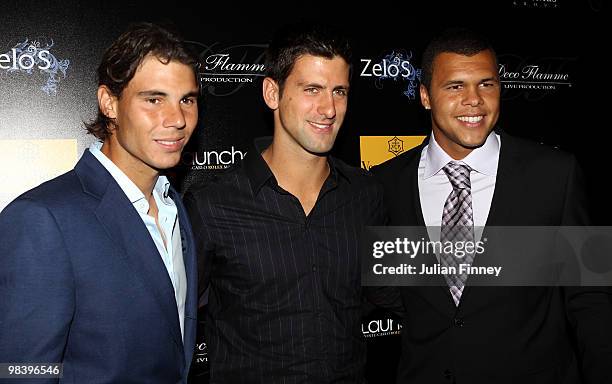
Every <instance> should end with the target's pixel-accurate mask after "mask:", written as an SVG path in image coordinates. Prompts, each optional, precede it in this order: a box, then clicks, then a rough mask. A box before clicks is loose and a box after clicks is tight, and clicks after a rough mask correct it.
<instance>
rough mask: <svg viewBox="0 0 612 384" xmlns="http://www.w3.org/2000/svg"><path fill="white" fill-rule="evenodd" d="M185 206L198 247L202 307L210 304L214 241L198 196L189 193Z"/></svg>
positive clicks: (199, 291)
mask: <svg viewBox="0 0 612 384" xmlns="http://www.w3.org/2000/svg"><path fill="white" fill-rule="evenodd" d="M183 204H184V205H185V209H186V210H187V213H188V214H189V221H190V222H191V228H192V229H193V235H194V241H195V245H196V255H197V258H198V301H199V302H200V305H199V306H200V307H201V306H203V305H205V304H206V303H207V302H208V300H207V296H208V286H209V284H210V272H211V264H212V263H211V261H212V255H211V252H212V241H211V240H210V236H209V231H208V229H207V228H206V225H205V219H204V217H203V216H202V214H201V211H200V206H199V203H198V200H197V198H196V196H195V195H194V194H193V193H191V192H190V191H187V192H186V193H185V195H184V196H183Z"/></svg>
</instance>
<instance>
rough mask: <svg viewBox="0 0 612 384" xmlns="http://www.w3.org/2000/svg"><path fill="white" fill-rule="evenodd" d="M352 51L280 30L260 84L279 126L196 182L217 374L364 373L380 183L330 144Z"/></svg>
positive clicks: (269, 377) (337, 41)
mask: <svg viewBox="0 0 612 384" xmlns="http://www.w3.org/2000/svg"><path fill="white" fill-rule="evenodd" d="M350 67H351V53H350V48H349V45H348V42H347V41H346V40H345V39H344V38H342V37H341V36H339V35H337V34H335V33H334V32H332V31H331V30H330V29H328V28H324V27H321V26H313V25H305V24H300V25H293V26H290V27H286V28H285V29H283V30H281V31H279V33H278V34H277V35H276V37H275V38H274V40H273V41H272V43H271V45H270V47H269V49H268V52H267V56H266V70H267V74H266V75H267V77H266V78H265V79H264V81H263V96H264V100H265V102H266V104H267V105H268V107H269V108H270V109H271V110H272V111H273V114H274V136H273V138H272V141H271V143H270V140H268V141H267V142H265V140H256V141H255V143H254V146H253V148H251V149H250V150H249V151H248V154H247V156H246V158H245V159H244V161H243V162H242V163H240V164H239V165H237V166H236V167H235V168H234V169H232V170H231V171H229V172H228V173H226V174H224V175H223V176H222V177H221V178H220V180H219V181H218V182H216V183H214V184H212V185H208V186H204V187H202V188H197V189H195V190H193V191H190V192H188V193H187V194H186V196H185V202H186V204H187V206H188V209H189V211H190V212H191V218H192V222H193V226H194V232H195V236H196V238H197V242H198V247H199V249H198V252H199V255H200V262H201V263H202V268H203V271H204V277H203V279H202V280H203V283H204V287H207V288H208V289H209V296H208V300H209V301H208V307H207V313H206V316H205V322H206V326H205V328H206V331H205V336H206V341H207V344H208V350H209V362H210V376H211V377H210V382H211V383H224V384H228V383H266V384H271V383H332V382H333V383H351V384H355V383H360V382H363V363H364V359H365V346H364V342H363V336H362V334H361V327H360V320H361V277H360V276H361V271H360V261H359V256H358V252H357V243H358V238H359V234H360V231H361V228H362V227H363V226H364V225H378V224H381V222H382V209H381V206H382V193H381V189H380V186H379V185H378V184H376V183H375V182H374V181H373V178H371V177H370V176H369V175H367V174H366V173H365V172H364V171H362V170H360V169H358V168H354V167H350V166H348V165H346V164H344V163H343V162H342V161H340V160H337V159H334V158H332V157H331V156H329V155H328V153H329V151H330V150H331V148H332V146H333V144H334V141H335V139H336V135H337V133H338V130H339V129H340V126H341V124H342V121H343V119H344V116H345V112H346V108H347V97H348V91H349V73H350Z"/></svg>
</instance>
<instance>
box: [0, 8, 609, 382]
mask: <svg viewBox="0 0 612 384" xmlns="http://www.w3.org/2000/svg"><path fill="white" fill-rule="evenodd" d="M187 3H189V4H187ZM424 3H428V4H425V5H416V4H408V3H402V4H393V3H391V2H387V3H385V2H365V3H360V4H362V5H359V6H358V8H359V9H353V8H354V7H356V5H346V7H345V8H344V9H341V8H340V6H336V7H335V9H334V11H333V12H330V11H329V10H328V9H327V8H325V7H323V8H320V7H317V6H315V5H314V4H309V5H304V6H303V8H301V9H300V8H293V7H294V5H289V3H286V4H285V5H284V6H283V7H291V9H271V8H270V9H269V8H268V7H276V5H273V4H264V3H260V4H258V6H259V8H260V9H257V6H251V7H249V8H248V9H247V8H244V9H243V8H241V6H239V5H236V6H235V7H232V8H230V7H228V8H226V9H224V10H219V9H213V8H210V7H209V6H210V4H207V3H205V2H197V1H193V2H186V3H185V4H181V5H180V6H175V5H172V6H170V5H168V6H166V7H162V6H159V7H155V6H153V5H152V4H151V3H149V2H142V1H121V2H113V1H110V2H109V1H103V2H102V1H100V2H78V1H74V0H71V1H63V2H42V1H26V0H22V1H19V2H17V1H12V0H9V1H3V2H2V3H1V4H0V16H1V17H0V20H1V22H0V210H1V209H2V208H4V207H5V206H6V205H7V204H8V203H9V202H10V201H11V200H12V199H14V198H15V197H16V196H18V195H19V194H20V193H22V192H24V191H25V190H27V189H29V188H32V187H34V186H36V185H38V184H40V183H41V182H43V181H45V180H48V179H50V178H52V177H55V176H57V175H59V174H61V173H63V172H66V171H68V170H70V169H71V168H72V167H73V166H74V164H75V163H76V161H77V159H78V158H79V157H80V155H81V153H82V152H83V150H84V149H85V148H86V147H87V146H88V145H89V144H90V143H91V142H92V140H93V137H91V136H89V135H86V134H85V128H84V127H83V121H88V120H89V119H91V118H93V117H94V116H95V113H96V108H97V107H96V105H97V104H96V96H95V95H96V78H95V70H96V68H97V65H98V63H99V61H100V59H101V56H102V53H103V52H104V49H105V48H106V47H107V46H108V45H109V44H110V43H111V42H112V41H113V40H114V39H115V38H116V37H117V36H118V35H119V34H120V33H121V32H122V31H123V29H124V28H125V27H126V25H128V24H129V23H130V22H134V21H156V22H172V23H174V24H175V25H176V26H177V27H178V29H179V30H180V31H181V32H182V33H183V34H184V36H185V38H186V39H187V40H188V41H189V44H190V45H191V46H192V47H193V48H194V49H196V50H197V52H198V53H199V57H200V61H201V65H200V70H199V71H200V72H199V74H198V76H199V80H200V82H201V85H202V100H203V103H202V107H201V115H200V116H201V118H200V121H199V126H198V128H197V132H196V134H195V136H194V137H193V139H192V141H191V143H190V145H189V146H188V148H187V149H186V151H185V152H184V154H183V157H182V162H181V164H180V166H179V167H177V168H176V170H175V171H174V173H173V180H174V183H175V185H176V187H177V188H179V189H181V190H182V191H184V190H186V189H187V188H189V187H190V186H191V185H193V184H197V183H207V182H210V181H211V180H212V179H213V178H214V176H215V174H216V173H217V172H219V171H220V170H223V169H225V168H228V167H231V166H232V164H234V163H235V162H237V161H239V160H240V159H241V158H242V157H243V156H244V155H245V154H246V149H247V148H248V145H249V143H250V142H251V140H252V139H253V138H254V137H257V136H265V135H270V134H271V133H272V127H271V114H270V113H269V111H267V109H266V107H265V105H264V103H263V101H262V99H261V90H260V89H261V79H262V77H263V73H264V66H263V53H264V50H265V48H266V44H267V42H268V41H269V39H270V37H271V36H272V33H273V31H274V30H275V28H276V27H278V26H279V25H281V24H284V23H286V22H288V21H291V20H294V19H297V18H301V17H306V18H311V19H318V20H320V21H325V22H329V23H336V24H338V25H340V26H341V27H342V28H344V29H345V30H346V32H347V34H348V35H349V36H350V37H351V38H352V40H353V43H354V48H355V57H354V62H353V68H354V71H353V78H352V89H351V95H350V102H349V112H348V115H347V118H346V123H345V124H344V126H343V128H342V130H341V133H340V135H339V137H338V141H337V143H336V146H335V148H334V153H335V155H336V156H338V157H340V158H342V159H344V160H345V161H347V162H348V163H350V164H353V165H355V166H360V167H363V168H366V169H369V168H370V167H372V166H373V165H376V164H379V163H381V162H383V161H386V160H388V159H390V158H393V157H395V156H398V155H399V154H401V153H402V152H404V151H406V150H408V149H410V148H412V147H413V146H415V145H418V144H419V143H420V142H421V141H422V140H423V138H424V136H425V135H427V134H428V132H429V127H430V122H429V117H428V115H427V114H426V113H425V111H424V110H423V109H422V107H421V105H420V101H419V96H418V87H419V77H420V68H419V63H420V58H421V53H422V50H423V48H424V46H425V45H426V43H427V41H428V40H429V39H430V38H431V37H432V35H433V34H435V33H436V32H437V31H439V30H440V29H442V28H446V27H450V26H469V27H471V28H474V29H476V30H480V31H483V32H485V33H486V34H487V35H488V36H489V37H490V39H491V41H492V43H493V44H494V46H495V47H496V49H497V53H498V56H499V74H500V78H501V82H502V85H503V91H502V113H501V117H500V126H501V127H502V128H503V129H505V130H506V131H507V132H509V133H512V134H514V135H516V136H522V137H527V138H531V139H533V140H535V141H538V142H541V143H544V144H547V145H551V146H557V147H560V148H562V149H565V150H568V151H571V152H573V153H575V154H576V156H577V157H578V159H579V161H580V163H581V165H582V166H583V167H584V169H585V171H586V174H587V177H588V187H589V196H590V201H591V203H592V207H593V212H592V213H593V216H594V218H595V220H596V223H598V224H610V220H609V219H608V217H609V215H610V214H611V213H612V209H611V208H610V206H609V204H608V203H607V196H608V195H609V193H608V191H607V190H606V189H605V188H603V186H604V185H605V183H604V182H603V180H604V178H606V177H607V176H606V175H607V174H608V172H607V168H608V167H607V163H608V160H607V155H608V154H609V146H610V144H609V141H608V139H607V138H608V137H609V135H608V130H609V129H610V128H609V126H608V125H607V123H606V121H607V118H606V117H605V116H606V113H607V112H606V111H607V110H609V109H610V108H609V107H608V105H607V103H608V99H609V98H608V97H607V96H606V95H607V91H606V89H607V80H606V79H607V78H606V76H607V73H609V71H608V65H607V62H605V61H604V60H603V59H602V57H603V53H602V52H604V50H606V49H607V48H608V45H609V44H607V43H606V42H605V41H606V39H607V38H606V36H608V35H609V33H608V32H606V31H607V29H608V28H606V31H604V26H605V25H606V24H604V23H608V20H607V19H606V20H605V21H604V10H603V0H582V1H579V0H499V1H487V2H485V1H483V2H470V4H469V5H468V4H464V2H462V3H461V4H460V5H457V4H455V5H448V4H446V2H442V1H437V2H436V1H433V2H432V1H427V2H424ZM449 3H456V2H449ZM277 13H278V14H280V15H281V16H280V17H279V16H276V14H277ZM578 25H580V27H578ZM390 209H393V207H390ZM0 236H2V235H1V234H0ZM362 330H363V334H364V336H365V337H366V340H367V342H368V347H369V352H368V355H369V359H368V366H367V375H368V378H369V379H370V381H371V382H373V383H392V382H393V376H394V370H395V364H396V362H397V358H398V350H399V337H398V335H399V334H400V332H401V326H400V325H399V323H398V321H397V319H396V318H394V317H393V316H391V315H390V314H387V313H384V312H381V311H374V312H372V313H371V314H370V315H368V317H366V318H364V320H363V325H362ZM91 347H92V348H95V345H92V346H91ZM206 359H207V355H206V345H205V343H204V342H203V340H200V343H198V347H197V351H196V356H195V362H194V365H193V366H194V369H193V372H192V375H193V376H194V377H198V378H201V381H200V380H198V382H204V381H205V379H204V378H205V376H206Z"/></svg>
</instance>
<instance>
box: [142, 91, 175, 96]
mask: <svg viewBox="0 0 612 384" xmlns="http://www.w3.org/2000/svg"><path fill="white" fill-rule="evenodd" d="M138 96H168V94H167V93H166V92H163V91H158V90H155V89H153V90H148V91H140V92H138Z"/></svg>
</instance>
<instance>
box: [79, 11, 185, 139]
mask: <svg viewBox="0 0 612 384" xmlns="http://www.w3.org/2000/svg"><path fill="white" fill-rule="evenodd" d="M147 55H153V56H155V57H156V58H157V59H158V60H159V61H160V62H162V63H164V64H167V63H169V62H170V61H178V62H179V63H182V64H186V65H189V66H191V67H192V68H193V69H194V74H195V73H196V65H197V58H196V57H195V56H193V55H192V54H191V52H189V50H188V49H187V48H186V46H185V45H184V44H183V41H182V39H181V38H180V36H179V35H178V33H177V32H175V31H173V30H170V29H169V27H161V26H159V25H155V24H152V23H135V24H131V25H130V26H129V27H128V29H127V30H126V31H125V32H124V33H123V34H121V36H119V37H118V38H117V40H115V41H114V42H113V43H112V44H111V46H110V47H109V48H108V49H107V50H106V52H105V53H104V56H103V57H102V62H101V63H100V66H99V67H98V86H100V85H105V86H106V87H108V89H109V90H110V92H111V93H112V94H113V95H114V96H116V97H121V94H122V92H123V90H124V89H125V87H127V85H128V83H129V82H130V80H132V78H133V77H134V75H135V74H136V70H137V69H138V67H139V66H140V64H141V63H142V61H143V60H144V59H145V57H146V56H147ZM112 120H113V119H111V118H109V117H107V116H106V115H104V113H102V111H101V110H100V108H99V106H98V115H97V117H96V118H95V119H94V120H92V121H91V122H89V123H85V127H86V128H87V132H88V133H90V134H92V135H94V136H95V137H97V138H98V139H100V140H103V141H104V140H105V139H106V138H108V137H109V136H110V134H111V131H110V127H111V124H114V122H113V121H112Z"/></svg>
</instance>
